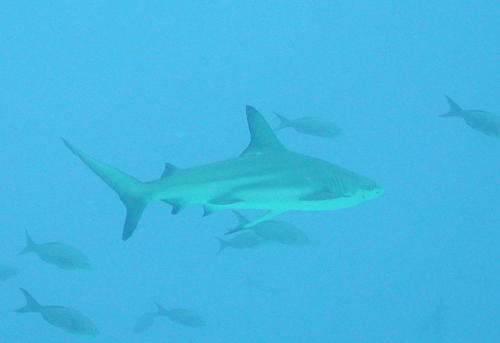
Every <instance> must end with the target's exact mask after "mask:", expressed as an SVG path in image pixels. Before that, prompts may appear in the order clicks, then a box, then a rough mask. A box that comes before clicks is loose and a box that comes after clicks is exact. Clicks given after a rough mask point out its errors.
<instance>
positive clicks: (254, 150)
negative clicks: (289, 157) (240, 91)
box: [242, 106, 285, 155]
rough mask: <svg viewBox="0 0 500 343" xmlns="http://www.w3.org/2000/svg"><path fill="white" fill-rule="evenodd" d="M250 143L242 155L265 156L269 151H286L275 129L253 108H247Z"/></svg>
mask: <svg viewBox="0 0 500 343" xmlns="http://www.w3.org/2000/svg"><path fill="white" fill-rule="evenodd" d="M246 111H247V121H248V129H249V130H250V143H249V144H248V147H247V148H246V149H245V150H244V151H243V153H242V155H247V154H263V153H266V152H269V151H276V150H285V147H284V146H283V144H281V142H280V141H279V140H278V138H277V137H276V135H275V134H274V131H273V129H271V127H270V126H269V124H268V123H267V122H266V120H265V119H264V117H263V116H262V114H260V113H259V112H258V111H257V110H256V109H255V108H253V107H252V106H247V107H246Z"/></svg>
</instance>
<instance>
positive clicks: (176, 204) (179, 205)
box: [163, 199, 186, 214]
mask: <svg viewBox="0 0 500 343" xmlns="http://www.w3.org/2000/svg"><path fill="white" fill-rule="evenodd" d="M163 202H164V203H166V204H169V205H170V206H172V211H171V212H170V213H171V214H177V213H179V212H180V211H182V210H183V209H184V207H186V203H185V202H184V201H182V200H179V199H168V200H163Z"/></svg>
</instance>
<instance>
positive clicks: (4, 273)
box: [0, 264, 20, 281]
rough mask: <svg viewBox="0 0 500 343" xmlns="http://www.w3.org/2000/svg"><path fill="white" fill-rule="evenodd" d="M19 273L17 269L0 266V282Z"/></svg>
mask: <svg viewBox="0 0 500 343" xmlns="http://www.w3.org/2000/svg"><path fill="white" fill-rule="evenodd" d="M19 273H20V270H19V268H17V267H13V266H8V265H5V264H0V281H6V280H8V279H12V278H13V277H15V276H17V275H18V274H19Z"/></svg>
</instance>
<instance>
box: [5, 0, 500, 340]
mask: <svg viewBox="0 0 500 343" xmlns="http://www.w3.org/2000/svg"><path fill="white" fill-rule="evenodd" d="M1 7H2V8H1V10H0V32H1V37H2V38H1V44H0V61H1V64H0V75H1V77H0V80H1V81H0V82H1V85H2V87H1V92H0V94H1V99H2V101H1V106H0V116H1V119H2V120H1V125H0V165H1V166H2V167H1V169H0V176H1V180H2V181H1V190H2V197H1V200H0V205H1V209H2V210H1V211H0V218H1V222H2V226H3V229H2V234H1V239H0V264H9V265H13V266H17V267H18V268H19V269H20V270H21V273H20V274H19V275H18V276H17V277H14V278H12V279H10V280H6V281H0V292H1V297H0V298H1V299H2V300H1V301H0V313H1V318H2V320H1V322H2V323H1V325H0V342H5V343H31V342H88V341H89V339H88V338H81V337H79V336H74V335H70V334H68V333H66V332H64V331H62V330H60V329H58V328H56V327H53V326H50V325H49V324H48V323H46V322H45V321H43V320H42V318H41V317H40V316H39V315H37V314H19V313H15V312H13V310H14V309H16V308H19V307H21V306H23V305H24V299H23V297H22V294H21V293H20V292H19V290H18V288H19V287H22V288H26V289H28V290H29V291H30V292H31V293H32V294H33V295H34V296H35V298H36V299H37V300H39V301H40V302H41V303H42V304H53V305H63V306H70V307H74V308H76V309H78V310H79V311H81V312H83V313H84V314H86V315H87V316H89V317H90V318H92V320H93V321H94V322H95V323H96V325H97V326H98V327H99V330H100V335H99V336H98V337H96V338H94V339H90V340H92V341H94V342H110V343H111V342H123V343H126V342H196V343H198V342H217V343H219V342H288V343H292V342H298V343H302V342H310V343H313V342H356V343H361V342H453V343H458V342H467V343H469V342H481V343H488V342H497V341H499V340H500V293H499V289H500V273H499V270H500V249H499V247H500V233H499V232H500V202H499V200H498V198H499V193H500V173H499V170H500V155H499V151H500V140H498V139H494V138H490V137H487V136H485V135H483V134H481V133H479V132H477V131H474V130H472V129H470V128H469V127H467V126H466V125H464V123H463V122H461V121H460V120H454V119H446V120H445V119H442V118H438V117H437V115H438V114H441V113H443V112H445V111H446V110H447V104H446V101H445V99H444V96H443V95H444V94H449V95H450V96H452V97H453V98H454V99H455V100H456V101H457V102H458V103H459V104H461V105H462V106H464V107H465V108H481V109H484V110H490V111H492V112H497V113H500V102H499V96H498V94H499V92H500V67H499V66H500V64H499V56H500V38H499V37H500V25H499V24H498V18H499V16H500V3H498V2H495V1H469V2H465V1H451V0H446V1H439V2H422V1H376V2H374V1H367V0H365V1H356V2H339V1H316V2H305V1H303V2H302V1H274V2H270V1H231V2H230V1H180V2H176V3H175V4H172V3H170V2H167V1H148V2H137V1H120V2H106V3H102V2H97V1H83V2H75V1H62V2H54V1H52V2H47V3H44V2H22V1H10V0H8V1H4V2H3V3H2V6H1ZM246 104H251V105H253V106H255V107H256V108H258V109H259V110H260V111H261V112H262V113H263V114H264V115H265V117H266V118H267V119H268V120H269V122H270V123H271V124H272V125H273V126H274V125H276V124H277V119H276V118H275V117H274V116H273V114H272V112H273V111H277V112H280V113H282V114H285V115H288V116H290V117H292V118H297V117H301V116H309V115H312V116H320V117H323V118H329V119H331V120H333V121H334V122H336V123H337V124H338V125H339V126H341V127H342V129H343V131H344V134H343V135H342V136H340V137H338V138H336V139H331V140H328V139H322V138H317V137H312V136H306V135H301V134H299V133H296V132H293V131H291V130H286V131H282V132H280V133H279V137H280V139H281V140H282V141H283V144H285V145H286V147H288V148H289V149H291V150H294V151H298V152H301V153H305V154H308V155H312V156H316V157H320V158H322V159H324V160H327V161H330V162H334V163H337V164H339V165H342V166H345V167H347V168H349V169H352V170H354V171H356V172H359V173H361V174H363V175H367V176H369V177H370V178H372V179H374V180H376V181H377V182H378V183H379V184H381V185H382V186H384V188H385V191H386V192H385V195H383V196H382V197H380V198H378V199H375V200H371V201H369V202H366V203H363V204H361V205H359V206H356V207H352V208H349V209H345V210H341V211H331V212H289V213H286V214H283V215H281V216H280V217H279V220H284V221H287V222H290V223H293V225H295V226H297V227H299V228H300V229H301V230H303V231H304V232H306V233H307V235H308V236H309V238H310V240H311V244H309V245H308V246H305V247H288V246H279V245H266V246H262V247H258V248H256V249H251V250H247V251H238V250H227V251H224V252H223V253H221V254H217V249H218V245H217V241H216V239H215V238H214V237H215V236H220V235H222V234H223V232H225V231H226V230H227V229H228V228H231V227H233V226H234V224H235V223H236V220H235V218H234V217H233V216H232V214H231V213H230V212H220V213H216V214H213V215H212V216H209V217H206V218H201V209H200V208H199V207H198V206H189V207H188V208H186V209H185V210H184V211H182V212H181V213H180V214H178V215H177V216H171V215H170V214H169V212H170V208H168V207H167V206H166V205H165V204H162V203H155V204H153V205H152V206H150V207H148V209H147V210H146V212H145V214H144V217H143V219H142V221H141V223H140V226H139V229H138V230H137V232H136V233H135V234H134V236H133V237H132V238H131V239H130V240H129V241H127V242H122V241H121V239H120V237H121V227H122V223H123V217H124V210H123V207H122V205H121V204H120V202H119V200H118V199H117V197H116V195H115V194H114V193H113V192H112V191H110V190H109V189H108V187H107V186H106V185H105V184H104V183H102V182H101V181H100V180H99V179H98V178H97V177H95V175H93V174H92V173H91V172H90V171H89V170H88V168H86V167H85V166H84V165H83V164H82V163H81V162H80V161H78V160H77V159H76V158H75V157H74V156H72V155H71V153H70V152H68V150H67V149H66V148H65V147H64V145H63V144H62V143H61V141H60V137H65V138H68V139H70V140H71V141H72V142H74V143H75V144H76V145H77V146H79V147H81V148H82V149H83V150H84V151H86V152H88V153H89V154H91V155H92V156H95V157H96V158H98V159H100V160H104V161H107V162H109V163H110V164H111V165H113V166H116V167H119V168H120V169H122V170H125V171H127V172H128V173H130V174H131V175H134V176H137V177H138V178H140V179H141V180H152V179H155V178H158V177H159V175H161V173H162V169H163V165H164V163H165V162H170V163H173V164H174V165H177V166H179V167H190V166H196V165H202V164H205V163H209V162H213V161H217V160H222V159H226V158H229V157H233V156H236V155H238V154H239V153H240V152H241V151H242V150H243V149H244V148H245V147H246V145H247V144H248V139H249V137H248V131H247V127H246V120H245V113H244V108H245V105H246ZM249 213H250V214H251V215H252V216H253V215H255V214H257V213H255V214H254V213H252V212H249ZM25 229H28V230H29V231H30V233H31V234H32V236H33V239H34V240H35V241H38V242H48V241H58V242H64V243H68V244H71V245H73V246H76V247H78V248H79V249H81V250H82V251H83V252H85V254H86V255H88V257H89V258H90V259H91V260H92V262H93V265H94V269H93V270H91V271H84V272H76V271H65V270H61V269H58V268H57V267H54V266H52V265H49V264H46V263H43V262H42V261H40V260H39V259H37V258H36V256H34V255H23V256H18V255H17V253H18V252H19V251H20V250H21V249H22V248H23V247H24V230H25ZM248 280H251V282H248ZM154 302H160V303H161V304H163V306H165V307H167V308H172V307H183V308H188V309H191V310H193V311H196V312H197V313H199V314H200V315H202V316H203V317H204V318H205V320H206V322H207V325H206V326H205V327H202V328H190V327H186V326H181V325H178V324H175V323H173V322H171V321H168V320H167V319H161V320H157V321H156V322H155V323H154V325H153V326H152V327H151V328H150V329H149V330H148V331H147V332H145V333H143V334H142V335H135V334H133V332H132V328H133V326H134V323H135V321H136V320H137V319H138V318H139V317H140V316H141V315H142V314H143V313H145V312H152V311H154V309H155V307H154ZM440 302H442V303H443V304H444V306H445V310H444V311H443V312H442V315H440V316H439V321H441V322H442V327H441V329H440V330H439V333H435V332H433V331H432V330H429V329H426V328H425V326H426V322H428V318H429V317H432V316H433V314H435V313H436V308H437V307H438V305H439V303H440Z"/></svg>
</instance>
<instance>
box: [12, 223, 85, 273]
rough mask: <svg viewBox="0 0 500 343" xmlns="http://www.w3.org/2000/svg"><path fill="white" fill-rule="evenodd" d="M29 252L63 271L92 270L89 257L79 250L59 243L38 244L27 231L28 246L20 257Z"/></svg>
mask: <svg viewBox="0 0 500 343" xmlns="http://www.w3.org/2000/svg"><path fill="white" fill-rule="evenodd" d="M29 252H34V253H35V254H37V255H38V257H39V258H40V259H41V260H42V261H45V262H47V263H50V264H53V265H56V266H58V267H59V268H61V269H66V270H82V269H83V270H84V269H90V268H91V263H90V261H89V259H88V258H87V256H85V255H84V254H83V253H82V252H81V251H80V250H78V249H77V248H75V247H72V246H71V245H67V244H63V243H58V242H50V243H42V244H37V243H35V242H33V240H32V239H31V237H30V235H29V233H28V231H26V246H25V248H24V249H23V250H22V251H21V252H20V253H19V255H23V254H27V253H29Z"/></svg>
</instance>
